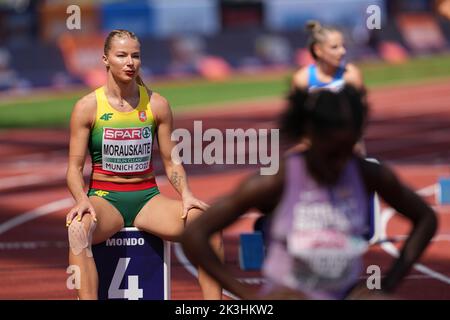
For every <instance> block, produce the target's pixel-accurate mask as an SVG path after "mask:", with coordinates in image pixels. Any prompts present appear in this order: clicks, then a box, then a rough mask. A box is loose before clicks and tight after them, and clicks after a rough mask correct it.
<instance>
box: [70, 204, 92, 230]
mask: <svg viewBox="0 0 450 320" xmlns="http://www.w3.org/2000/svg"><path fill="white" fill-rule="evenodd" d="M85 214H90V215H91V216H92V219H93V220H94V222H97V214H96V213H95V210H94V207H93V206H92V204H91V202H90V201H83V202H79V203H77V204H76V205H75V207H73V208H72V209H71V210H70V211H69V213H68V214H67V216H66V227H68V226H69V225H70V224H71V223H72V221H73V219H75V218H76V219H78V221H81V219H82V218H83V215H85Z"/></svg>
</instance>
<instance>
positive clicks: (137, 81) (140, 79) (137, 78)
mask: <svg viewBox="0 0 450 320" xmlns="http://www.w3.org/2000/svg"><path fill="white" fill-rule="evenodd" d="M136 83H137V84H138V85H140V86H144V87H145V88H146V89H147V90H148V91H150V89H149V88H148V87H147V85H146V84H145V82H144V80H142V78H141V75H139V74H138V75H137V76H136Z"/></svg>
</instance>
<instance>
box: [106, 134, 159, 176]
mask: <svg viewBox="0 0 450 320" xmlns="http://www.w3.org/2000/svg"><path fill="white" fill-rule="evenodd" d="M151 154H152V130H151V127H150V126H149V127H141V128H103V143H102V169H103V170H107V171H112V172H120V173H135V172H142V171H145V170H147V169H148V168H149V167H150V160H151Z"/></svg>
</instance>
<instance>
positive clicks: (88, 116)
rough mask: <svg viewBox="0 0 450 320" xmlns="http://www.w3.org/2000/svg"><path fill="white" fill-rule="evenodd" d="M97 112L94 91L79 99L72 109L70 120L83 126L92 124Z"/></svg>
mask: <svg viewBox="0 0 450 320" xmlns="http://www.w3.org/2000/svg"><path fill="white" fill-rule="evenodd" d="M96 111H97V98H96V95H95V91H92V92H90V93H88V94H87V95H85V96H83V97H81V98H80V99H79V100H78V101H77V102H76V103H75V106H74V107H73V111H72V120H75V121H80V122H82V123H84V124H92V121H93V120H94V119H95V113H96Z"/></svg>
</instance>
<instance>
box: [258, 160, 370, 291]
mask: <svg viewBox="0 0 450 320" xmlns="http://www.w3.org/2000/svg"><path fill="white" fill-rule="evenodd" d="M358 170H359V169H358V166H357V163H356V160H355V159H351V160H350V161H349V162H348V164H347V165H346V167H345V168H344V170H343V172H342V174H341V176H340V177H339V180H338V182H337V183H336V184H335V185H333V186H323V185H319V184H318V183H317V182H316V181H315V180H314V179H313V178H312V177H311V175H310V173H309V172H308V169H307V168H306V163H305V160H304V156H303V155H302V154H296V155H291V156H289V157H288V158H287V160H286V180H285V187H284V193H283V197H282V199H281V202H280V203H279V205H278V207H277V209H276V211H275V212H274V215H273V219H272V223H271V229H270V240H271V241H270V245H269V248H268V254H267V258H266V260H265V262H264V266H263V274H264V276H265V277H266V279H267V280H268V281H269V283H271V285H282V286H287V287H289V288H291V289H295V290H298V291H301V292H303V293H305V294H306V295H308V296H310V297H311V298H319V299H335V298H337V299H340V298H343V296H344V295H345V293H346V292H347V290H348V289H349V288H350V287H351V286H353V285H354V284H355V283H356V282H357V281H358V277H359V275H360V273H361V270H362V254H363V253H364V252H365V250H366V248H367V241H366V240H365V239H364V234H365V233H366V232H367V229H368V227H369V219H368V217H369V213H368V210H369V207H368V196H367V193H366V190H365V187H364V185H363V182H362V180H361V177H360V174H359V172H358Z"/></svg>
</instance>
